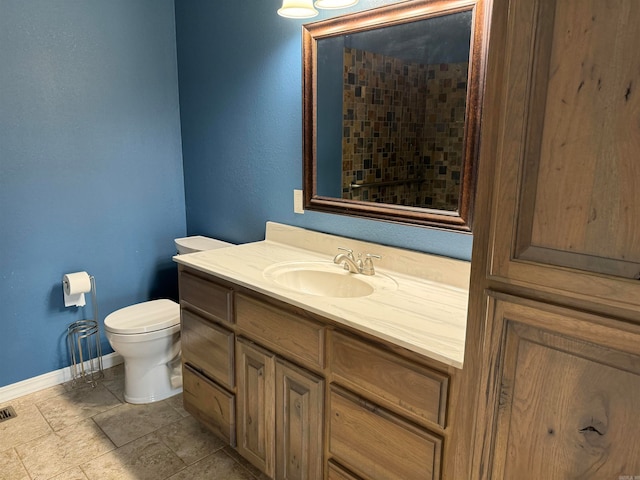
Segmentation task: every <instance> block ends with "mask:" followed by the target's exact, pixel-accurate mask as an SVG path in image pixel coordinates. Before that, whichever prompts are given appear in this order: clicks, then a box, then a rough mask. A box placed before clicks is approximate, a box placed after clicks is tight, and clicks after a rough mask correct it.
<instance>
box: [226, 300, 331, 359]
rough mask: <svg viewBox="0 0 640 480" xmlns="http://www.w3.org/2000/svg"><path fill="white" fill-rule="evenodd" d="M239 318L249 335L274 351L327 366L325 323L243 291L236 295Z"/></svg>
mask: <svg viewBox="0 0 640 480" xmlns="http://www.w3.org/2000/svg"><path fill="white" fill-rule="evenodd" d="M236 322H237V324H238V326H239V327H240V328H241V329H242V330H243V331H244V332H245V333H246V334H247V336H250V337H252V338H254V339H255V340H256V341H260V342H261V343H263V344H264V345H265V346H267V347H269V348H270V349H272V350H274V351H275V352H277V353H281V354H283V355H285V356H290V357H294V358H295V359H296V360H299V361H300V362H302V363H303V364H304V365H309V366H313V367H317V368H320V369H321V368H324V333H325V328H324V326H323V325H322V324H320V323H317V322H313V321H311V320H307V319H305V318H302V317H299V316H297V315H294V314H292V313H289V312H286V311H284V310H281V309H279V308H276V307H273V306H271V305H268V304H266V303H263V302H260V301H258V300H255V299H253V298H250V297H245V296H244V295H237V296H236Z"/></svg>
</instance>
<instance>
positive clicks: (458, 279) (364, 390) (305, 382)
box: [175, 223, 469, 480]
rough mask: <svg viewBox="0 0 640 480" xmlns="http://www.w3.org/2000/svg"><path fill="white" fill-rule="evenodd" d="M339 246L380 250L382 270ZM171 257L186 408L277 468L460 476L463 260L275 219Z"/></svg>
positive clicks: (324, 474) (269, 469)
mask: <svg viewBox="0 0 640 480" xmlns="http://www.w3.org/2000/svg"><path fill="white" fill-rule="evenodd" d="M338 247H348V248H350V249H353V250H354V251H355V252H361V253H362V254H363V255H364V254H365V253H372V254H378V255H381V256H382V258H381V259H380V260H375V262H376V264H375V269H376V273H375V274H374V275H372V276H365V275H362V274H354V273H349V272H348V271H346V270H344V269H343V268H342V265H338V264H334V263H333V258H334V256H335V255H336V254H338V253H339V252H340V250H338ZM175 260H176V262H178V263H179V264H180V265H179V279H180V305H181V320H182V356H183V373H184V393H183V398H184V405H185V408H186V410H187V411H189V412H190V413H191V414H192V415H194V417H195V418H197V419H198V420H200V421H201V422H202V423H203V424H205V425H206V426H207V427H209V428H210V429H211V430H212V431H213V432H215V433H216V434H217V435H219V436H220V437H222V438H224V439H225V440H226V441H227V442H228V443H229V444H230V445H232V446H233V447H235V448H236V449H237V451H238V452H239V453H240V454H241V455H242V456H243V457H244V458H245V459H247V460H248V461H249V462H251V463H252V464H253V465H255V466H256V467H257V468H259V469H260V470H261V471H262V472H264V473H265V474H266V475H267V476H269V477H271V478H278V479H302V478H306V479H322V478H326V479H334V480H337V479H371V480H375V479H377V478H398V479H403V480H409V479H418V478H420V479H440V478H453V476H450V475H449V472H453V469H454V465H453V463H454V462H453V461H450V459H449V457H450V456H449V455H448V452H449V449H450V445H453V443H452V442H455V428H454V426H455V421H456V418H455V415H452V414H451V411H452V406H453V405H454V404H455V402H456V398H455V396H456V392H457V388H458V376H459V375H458V373H459V369H461V368H462V361H463V356H464V339H465V328H466V315H467V297H468V281H469V264H468V262H463V261H458V260H452V259H447V258H443V257H437V256H433V255H428V254H423V253H417V252H410V251H406V250H401V249H396V248H391V247H385V246H380V245H373V244H368V243H366V242H360V241H356V240H352V239H346V238H340V237H336V236H332V235H326V234H321V233H317V232H311V231H307V230H304V229H300V228H295V227H289V226H285V225H279V224H275V223H268V224H267V232H266V240H265V241H263V242H256V243H251V244H245V245H239V246H234V247H229V248H224V249H219V250H214V251H208V252H200V253H195V254H191V255H182V256H179V257H175ZM300 271H302V272H303V273H302V274H301V273H300ZM309 271H311V272H312V273H311V274H308V272H309ZM290 272H294V273H293V274H291V273H290ZM296 272H297V273H296ZM313 272H321V273H320V274H317V273H313ZM307 275H310V276H309V277H308V278H307ZM327 275H329V276H328V277H327ZM343 277H344V280H343ZM291 278H293V279H294V280H291ZM325 278H329V281H328V282H327V281H325ZM309 279H310V280H309ZM309 282H310V283H312V284H313V285H309V284H308V283H309ZM343 282H346V283H344V285H343ZM352 282H363V283H364V284H365V286H364V287H363V286H362V285H359V286H358V287H354V285H353V284H352ZM341 285H342V286H341ZM315 287H317V288H318V290H314V288H315ZM332 288H333V289H334V290H331V291H329V290H326V291H325V290H323V289H332ZM358 288H364V290H361V289H360V290H359V289H358ZM367 288H369V290H368V289H367ZM336 289H337V290H336ZM327 292H328V293H327ZM330 295H331V296H330Z"/></svg>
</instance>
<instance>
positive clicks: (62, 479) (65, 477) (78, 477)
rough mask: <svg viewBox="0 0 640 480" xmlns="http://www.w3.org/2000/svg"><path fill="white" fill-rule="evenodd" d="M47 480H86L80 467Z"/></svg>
mask: <svg viewBox="0 0 640 480" xmlns="http://www.w3.org/2000/svg"><path fill="white" fill-rule="evenodd" d="M49 480H88V479H87V476H86V475H85V474H84V472H83V471H82V469H81V468H80V467H74V468H72V469H71V470H67V471H66V472H62V473H61V474H60V475H56V476H55V477H52V478H51V479H49Z"/></svg>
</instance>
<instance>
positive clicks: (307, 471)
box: [276, 359, 324, 480]
mask: <svg viewBox="0 0 640 480" xmlns="http://www.w3.org/2000/svg"><path fill="white" fill-rule="evenodd" d="M323 397H324V381H323V380H322V379H321V378H319V377H317V376H316V375H313V374H311V373H309V372H307V371H305V370H303V369H301V368H299V367H296V366H294V365H292V364H290V363H288V362H285V361H284V360H280V359H278V360H277V361H276V445H277V447H276V458H277V460H276V462H277V463H276V479H278V480H314V479H320V478H322V423H323V422H322V418H323V417H322V415H323V408H322V406H323V403H324V402H323Z"/></svg>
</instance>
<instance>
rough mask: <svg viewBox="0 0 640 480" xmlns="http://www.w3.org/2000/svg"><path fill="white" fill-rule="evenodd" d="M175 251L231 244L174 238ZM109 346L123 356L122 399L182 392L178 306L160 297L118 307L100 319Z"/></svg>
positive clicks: (146, 399)
mask: <svg viewBox="0 0 640 480" xmlns="http://www.w3.org/2000/svg"><path fill="white" fill-rule="evenodd" d="M175 244H176V247H177V249H178V254H184V253H192V252H199V251H203V250H213V249H216V248H222V247H227V246H231V245H232V244H231V243H227V242H223V241H221V240H216V239H213V238H207V237H202V236H195V237H185V238H177V239H176V240H175ZM104 329H105V333H106V337H107V339H108V340H109V343H110V344H111V348H113V350H114V351H115V352H116V353H119V354H120V355H121V356H122V358H124V399H125V401H126V402H128V403H151V402H157V401H159V400H164V399H165V398H168V397H171V396H173V395H176V394H177V393H180V392H181V391H182V370H181V365H180V305H178V304H177V303H176V302H174V301H173V300H168V299H161V300H151V301H148V302H142V303H138V304H136V305H131V306H128V307H124V308H121V309H119V310H116V311H115V312H113V313H111V314H109V315H107V317H106V318H105V319H104Z"/></svg>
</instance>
